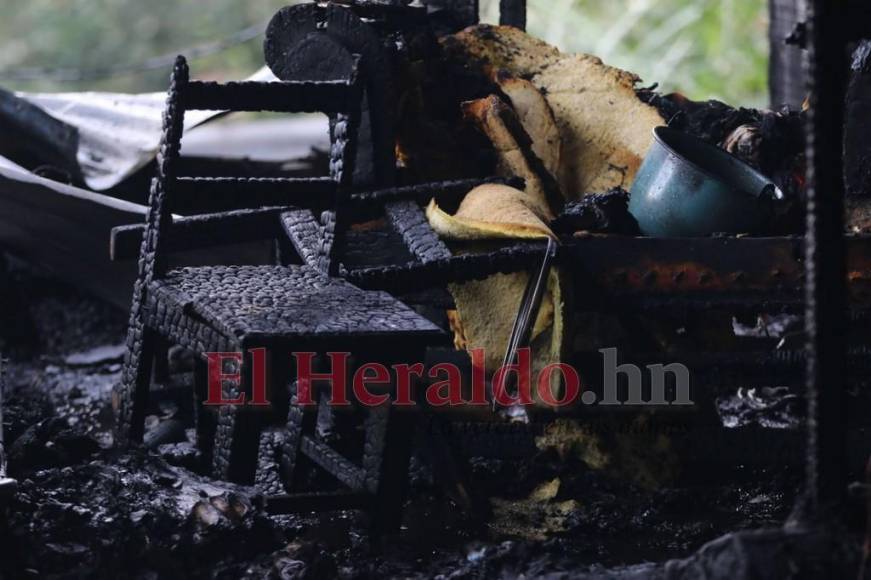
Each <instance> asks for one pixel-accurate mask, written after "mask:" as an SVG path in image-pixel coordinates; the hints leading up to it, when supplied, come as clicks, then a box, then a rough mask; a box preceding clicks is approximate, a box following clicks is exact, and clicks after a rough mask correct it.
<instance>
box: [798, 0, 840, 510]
mask: <svg viewBox="0 0 871 580" xmlns="http://www.w3.org/2000/svg"><path fill="white" fill-rule="evenodd" d="M845 5H846V3H845V2H844V1H843V0H812V1H810V2H808V53H807V63H806V66H807V78H808V85H809V86H808V90H809V93H810V97H809V98H810V109H809V111H808V115H807V157H808V160H807V183H808V187H807V231H806V234H805V238H806V239H805V260H806V277H807V278H806V284H805V292H806V296H805V298H806V313H805V325H806V331H807V337H808V343H807V349H808V357H807V377H806V380H807V397H808V425H807V430H808V458H807V459H808V461H807V488H808V489H807V494H808V497H807V499H808V507H809V508H810V514H809V515H811V516H812V517H815V516H819V515H823V514H824V513H825V511H824V510H828V509H835V510H836V509H838V508H840V507H841V506H842V502H843V499H844V495H845V491H846V436H845V434H846V425H845V423H846V416H845V405H844V394H845V373H844V367H845V363H846V360H845V354H844V351H845V340H844V335H845V331H846V317H847V288H846V249H845V248H846V246H845V243H844V237H843V231H844V217H843V212H844V183H843V174H842V167H843V154H842V146H841V144H842V143H843V125H844V93H845V86H846V82H845V81H846V46H845V34H844V33H843V30H844V29H843V25H844V23H845V22H846V20H845V14H844V9H845Z"/></svg>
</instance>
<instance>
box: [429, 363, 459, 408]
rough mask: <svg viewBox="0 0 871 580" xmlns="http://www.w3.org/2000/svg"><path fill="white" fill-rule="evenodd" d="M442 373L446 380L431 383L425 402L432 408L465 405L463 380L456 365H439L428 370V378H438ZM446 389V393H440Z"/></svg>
mask: <svg viewBox="0 0 871 580" xmlns="http://www.w3.org/2000/svg"><path fill="white" fill-rule="evenodd" d="M442 372H444V373H445V374H446V375H447V378H446V379H445V380H443V381H439V382H437V383H433V384H432V385H430V386H429V388H428V389H427V390H426V402H427V403H429V404H430V406H432V407H445V406H447V405H450V406H452V407H456V406H459V405H462V404H464V403H465V401H463V383H462V381H463V378H462V374H461V373H460V369H458V368H457V366H456V365H452V364H449V363H440V364H437V365H435V366H433V367H432V368H431V369H429V378H431V379H435V378H438V375H440V374H442ZM446 387H447V393H440V391H442V390H443V389H445V388H446Z"/></svg>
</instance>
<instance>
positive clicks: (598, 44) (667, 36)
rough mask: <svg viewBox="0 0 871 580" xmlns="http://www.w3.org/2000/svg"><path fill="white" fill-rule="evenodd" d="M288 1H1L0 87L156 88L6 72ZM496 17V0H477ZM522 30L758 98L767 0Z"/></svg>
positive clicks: (244, 20)
mask: <svg viewBox="0 0 871 580" xmlns="http://www.w3.org/2000/svg"><path fill="white" fill-rule="evenodd" d="M287 3H288V0H208V1H204V0H0V14H2V17H0V86H4V87H6V88H13V89H29V90H51V91H56V90H65V91H66V90H86V89H93V90H115V91H160V90H163V89H164V87H165V85H166V71H165V70H160V71H151V72H147V73H142V72H140V73H136V74H128V75H124V76H119V77H114V78H112V79H107V80H101V81H83V82H65V83H59V82H56V81H49V80H42V81H27V82H25V81H15V80H11V79H9V78H8V77H6V78H4V74H3V73H4V72H6V71H12V70H14V69H16V68H20V67H50V68H67V67H70V68H79V69H95V68H103V67H106V66H111V65H113V64H116V63H120V64H134V63H140V62H142V61H145V60H146V59H148V58H151V57H154V56H156V55H162V54H166V53H172V52H174V51H182V50H184V49H186V48H188V47H191V46H195V45H198V44H202V43H204V42H209V41H213V40H216V39H219V38H224V37H226V36H228V35H230V34H232V33H234V32H236V31H237V30H239V29H242V28H245V27H247V26H249V25H251V24H255V23H257V22H261V21H266V20H268V18H269V17H270V16H271V15H272V14H273V13H274V12H275V11H276V10H277V9H278V8H280V7H281V6H283V5H285V4H287ZM482 15H483V19H484V20H485V21H488V22H495V21H496V20H497V19H498V0H482ZM529 30H530V32H532V33H533V34H535V35H537V36H539V37H541V38H543V39H545V40H547V41H548V42H551V43H553V44H556V45H558V46H560V47H561V48H563V49H565V50H572V51H583V52H590V53H593V54H596V55H598V56H600V57H602V59H603V60H604V61H605V62H606V63H608V64H612V65H614V66H619V67H621V68H625V69H627V70H631V71H633V72H636V73H637V74H639V75H640V76H641V77H642V78H643V79H644V81H645V82H646V83H653V82H659V83H660V86H661V87H662V88H663V89H664V90H680V91H682V92H684V93H686V94H687V95H688V96H690V97H692V98H696V99H704V98H720V99H722V100H725V101H727V102H730V103H735V104H742V105H763V104H765V102H766V101H767V63H768V53H767V51H768V44H767V36H766V30H767V9H766V2H765V0H529ZM262 62H263V57H262V52H261V47H260V42H259V40H254V41H250V42H247V43H245V44H243V45H239V46H236V47H234V48H232V49H228V50H226V51H223V52H221V53H220V54H218V55H213V56H209V57H204V58H200V59H197V60H196V61H195V63H194V66H195V69H194V70H195V72H196V75H197V76H198V77H201V78H219V79H220V78H239V77H241V76H244V75H247V74H249V73H251V72H253V71H254V70H255V69H256V68H258V67H259V66H260V65H261V64H262Z"/></svg>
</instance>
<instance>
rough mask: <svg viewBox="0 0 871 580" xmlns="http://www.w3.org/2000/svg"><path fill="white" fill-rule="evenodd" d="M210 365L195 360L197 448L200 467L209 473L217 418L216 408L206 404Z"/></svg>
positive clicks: (197, 358) (194, 402)
mask: <svg viewBox="0 0 871 580" xmlns="http://www.w3.org/2000/svg"><path fill="white" fill-rule="evenodd" d="M208 381H209V377H208V364H207V363H206V361H205V360H203V359H202V357H199V356H197V357H196V358H195V360H194V392H193V398H194V401H193V404H194V424H195V426H196V432H197V448H198V449H199V451H200V465H201V466H202V467H201V468H202V469H203V470H204V471H208V470H209V469H210V468H211V465H212V452H213V449H214V445H215V432H216V429H217V416H216V412H215V408H214V407H209V406H208V405H206V404H205V402H206V399H207V398H208V394H209V393H208V389H209V382H208Z"/></svg>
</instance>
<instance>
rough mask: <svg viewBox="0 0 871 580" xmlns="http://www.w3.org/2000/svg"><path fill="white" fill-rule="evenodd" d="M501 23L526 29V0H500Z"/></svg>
mask: <svg viewBox="0 0 871 580" xmlns="http://www.w3.org/2000/svg"><path fill="white" fill-rule="evenodd" d="M499 24H502V25H505V26H513V27H515V28H519V29H520V30H526V0H500V2H499Z"/></svg>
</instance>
